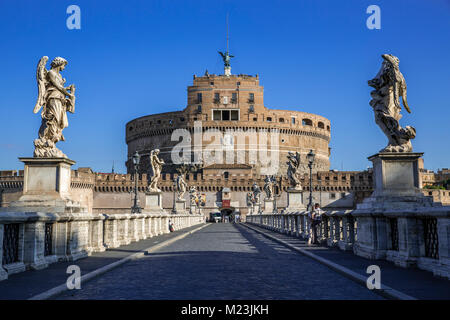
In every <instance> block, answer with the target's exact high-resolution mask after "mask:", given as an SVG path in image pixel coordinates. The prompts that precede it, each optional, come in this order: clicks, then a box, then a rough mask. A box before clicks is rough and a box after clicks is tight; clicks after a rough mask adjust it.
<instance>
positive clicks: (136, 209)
mask: <svg viewBox="0 0 450 320" xmlns="http://www.w3.org/2000/svg"><path fill="white" fill-rule="evenodd" d="M132 160H133V165H134V201H133V206H132V207H131V213H141V212H142V209H141V207H140V206H139V198H138V176H139V174H138V166H139V162H140V161H141V156H140V155H139V153H138V152H137V151H136V153H135V154H134V155H133V157H132Z"/></svg>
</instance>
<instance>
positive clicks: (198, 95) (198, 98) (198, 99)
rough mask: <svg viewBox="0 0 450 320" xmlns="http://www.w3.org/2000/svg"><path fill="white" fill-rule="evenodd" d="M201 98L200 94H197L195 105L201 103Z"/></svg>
mask: <svg viewBox="0 0 450 320" xmlns="http://www.w3.org/2000/svg"><path fill="white" fill-rule="evenodd" d="M202 100H203V96H202V94H201V93H197V103H202V102H203V101H202Z"/></svg>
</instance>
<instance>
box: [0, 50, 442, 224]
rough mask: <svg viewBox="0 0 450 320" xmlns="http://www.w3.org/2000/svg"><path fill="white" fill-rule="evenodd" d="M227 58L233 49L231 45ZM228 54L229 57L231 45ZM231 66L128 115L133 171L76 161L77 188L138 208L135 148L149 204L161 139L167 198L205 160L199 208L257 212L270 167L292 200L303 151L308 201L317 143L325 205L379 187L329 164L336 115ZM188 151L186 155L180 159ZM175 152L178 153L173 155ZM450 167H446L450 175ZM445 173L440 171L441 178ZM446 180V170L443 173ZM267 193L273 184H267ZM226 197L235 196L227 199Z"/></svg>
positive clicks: (3, 201)
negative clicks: (177, 106) (255, 196)
mask: <svg viewBox="0 0 450 320" xmlns="http://www.w3.org/2000/svg"><path fill="white" fill-rule="evenodd" d="M222 57H223V58H224V55H222ZM226 57H228V58H229V57H230V56H229V53H228V52H227V53H226ZM224 64H225V68H224V74H221V75H215V74H209V73H208V71H206V72H205V73H204V74H203V75H202V76H195V75H194V77H193V83H192V85H191V86H188V88H187V106H186V107H185V108H184V109H183V110H180V111H175V112H167V113H160V114H152V115H147V116H143V117H140V118H137V119H134V120H131V121H129V122H128V123H127V124H126V127H125V130H126V143H127V145H128V156H127V159H128V161H126V167H127V173H126V174H120V173H115V172H111V173H98V172H94V171H92V170H91V169H90V168H78V169H77V170H72V174H71V194H72V197H73V198H74V199H75V200H77V201H79V202H80V203H81V204H82V205H83V206H85V207H87V208H88V210H89V211H92V212H93V213H107V214H115V213H124V212H130V207H131V205H132V203H133V201H132V199H133V190H134V186H135V174H134V173H135V171H134V166H133V163H132V160H131V158H132V156H133V155H134V154H135V152H136V151H137V152H138V153H139V154H140V156H141V161H140V164H139V166H138V173H139V174H138V176H137V190H138V197H139V199H140V203H141V205H142V207H144V206H145V203H146V196H145V194H146V192H147V191H148V186H149V180H150V176H151V175H152V169H151V166H150V157H149V155H150V152H151V151H152V150H155V149H159V150H160V153H159V156H160V158H161V159H163V160H164V163H165V164H164V165H163V167H162V173H161V178H160V179H159V182H158V187H159V189H160V190H161V192H162V193H161V195H162V199H161V200H162V207H163V208H164V209H167V210H171V209H172V208H174V206H175V191H176V185H175V179H176V178H177V176H178V175H179V173H178V172H177V168H179V166H180V162H181V163H183V162H194V163H198V164H199V166H198V167H197V168H196V170H195V171H190V172H188V173H187V174H186V175H185V181H186V184H187V188H186V189H187V190H186V192H185V194H184V198H185V200H186V203H189V192H188V190H189V188H190V187H195V188H196V189H197V191H198V192H199V193H200V194H201V196H202V199H205V200H206V201H205V202H204V203H202V206H201V207H200V208H199V211H200V212H201V213H203V214H204V215H205V216H209V213H211V212H220V213H222V214H224V215H228V214H241V215H242V216H245V215H247V214H249V203H248V198H247V195H248V193H249V192H251V191H252V186H253V184H256V185H258V186H259V188H260V189H261V190H263V187H264V184H265V182H264V180H265V178H267V176H274V177H275V179H276V183H275V184H274V193H275V199H276V200H275V201H276V207H277V208H278V209H279V210H282V209H283V208H286V207H287V205H288V203H287V202H288V199H287V191H288V189H289V188H290V187H291V185H290V183H289V179H288V176H287V160H288V159H287V155H288V152H294V153H295V152H298V153H299V155H300V166H299V173H300V180H301V187H302V190H303V194H302V201H303V203H305V204H306V203H308V201H309V191H310V190H309V184H310V176H309V167H308V160H307V159H306V155H307V154H308V153H309V152H310V151H311V150H312V151H313V152H314V153H315V160H314V163H313V165H312V186H313V188H312V196H313V201H314V202H318V203H320V204H321V206H323V207H324V208H327V209H329V210H333V209H351V208H354V207H355V205H356V203H359V202H361V201H362V199H364V198H365V197H368V196H369V195H370V194H371V193H372V191H373V181H372V171H371V169H368V170H365V171H336V170H330V161H329V157H330V147H329V143H330V139H331V127H332V126H331V123H330V121H329V120H328V119H327V118H325V117H323V116H320V115H316V114H311V113H306V112H301V111H291V110H276V109H271V108H270V107H267V106H265V105H264V89H263V86H262V85H260V78H259V76H258V75H255V76H252V75H243V74H239V75H234V74H232V73H231V65H230V62H229V59H228V61H225V58H224ZM180 159H181V161H180ZM174 160H176V161H174ZM420 170H421V179H422V180H423V182H424V184H433V183H435V182H437V179H438V176H437V175H436V174H435V173H433V172H430V171H429V170H425V169H423V164H422V167H421V169H420ZM445 177H447V176H445ZM23 180H24V177H23V170H19V171H17V170H8V171H0V206H1V207H8V206H9V204H10V203H11V202H12V201H15V200H17V199H18V198H19V197H20V196H21V194H22V190H23ZM435 180H436V181H435ZM441 180H442V179H441ZM423 192H424V193H425V194H426V195H427V196H433V197H434V198H435V201H442V202H443V203H445V202H450V194H448V192H447V194H446V193H445V192H442V191H440V190H425V189H424V190H423ZM261 195H262V199H264V192H262V194H261ZM225 204H226V205H225Z"/></svg>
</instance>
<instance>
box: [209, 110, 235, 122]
mask: <svg viewBox="0 0 450 320" xmlns="http://www.w3.org/2000/svg"><path fill="white" fill-rule="evenodd" d="M213 120H214V121H238V120H239V110H213Z"/></svg>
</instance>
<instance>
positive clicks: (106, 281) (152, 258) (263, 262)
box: [55, 223, 382, 300]
mask: <svg viewBox="0 0 450 320" xmlns="http://www.w3.org/2000/svg"><path fill="white" fill-rule="evenodd" d="M55 299H181V300H184V299H187V300H196V299H211V300H216V299H382V298H381V297H380V296H378V295H377V294H375V293H373V292H371V291H369V290H368V289H366V288H364V287H363V286H360V285H358V284H356V283H354V282H353V281H351V280H349V279H347V278H345V277H343V276H341V275H340V274H338V273H336V272H334V271H332V270H330V269H328V268H327V267H325V266H323V265H322V264H320V263H318V262H316V261H314V260H312V259H310V258H307V257H305V256H303V255H301V254H299V253H296V252H293V251H291V250H289V249H287V248H286V247H284V246H282V245H280V244H278V243H276V242H274V241H272V240H269V239H267V238H265V237H263V236H262V235H260V234H258V233H256V232H254V231H252V230H249V229H247V228H245V227H243V226H239V225H234V224H228V223H226V224H212V225H210V226H208V227H207V228H204V229H202V230H200V231H197V232H196V233H194V234H191V235H189V236H187V237H186V238H184V239H183V240H180V241H177V242H175V243H173V244H171V245H169V246H167V247H164V248H162V249H160V250H158V251H156V252H154V253H151V254H150V255H148V256H146V257H144V258H141V259H138V260H134V261H131V262H128V263H127V264H125V265H123V266H121V267H118V268H116V269H114V270H112V271H110V272H108V273H106V274H104V275H101V276H99V277H98V278H95V279H93V280H91V281H89V282H87V283H85V284H83V283H82V284H81V289H80V290H73V291H68V292H66V293H64V294H62V295H60V296H58V297H56V298H55Z"/></svg>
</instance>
